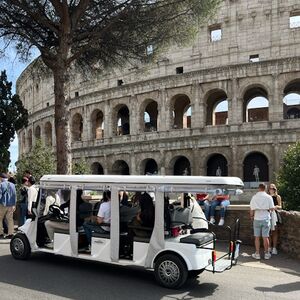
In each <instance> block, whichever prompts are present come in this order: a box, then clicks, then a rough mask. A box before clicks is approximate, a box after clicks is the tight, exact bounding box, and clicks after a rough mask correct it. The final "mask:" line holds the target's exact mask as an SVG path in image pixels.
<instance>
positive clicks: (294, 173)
mask: <svg viewBox="0 0 300 300" xmlns="http://www.w3.org/2000/svg"><path fill="white" fill-rule="evenodd" d="M277 185H278V190H279V194H280V195H281V197H282V200H283V203H284V208H285V209H288V210H298V211H300V142H297V143H296V144H295V145H291V146H289V148H288V149H287V151H286V152H285V154H284V157H283V164H282V167H281V168H280V170H279V173H278V176H277Z"/></svg>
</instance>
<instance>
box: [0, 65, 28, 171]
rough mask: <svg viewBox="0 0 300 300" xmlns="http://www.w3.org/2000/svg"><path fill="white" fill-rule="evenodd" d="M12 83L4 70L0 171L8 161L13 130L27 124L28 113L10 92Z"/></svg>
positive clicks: (1, 77)
mask: <svg viewBox="0 0 300 300" xmlns="http://www.w3.org/2000/svg"><path fill="white" fill-rule="evenodd" d="M11 87H12V83H11V82H8V81H7V76H6V72H5V71H2V72H1V75H0V171H1V172H5V171H6V170H7V168H8V165H9V163H10V153H9V151H8V149H9V146H10V143H11V142H12V140H13V138H14V136H15V132H16V131H17V130H19V129H21V128H22V127H23V126H26V125H27V122H28V121H27V119H28V113H27V110H26V109H25V108H24V107H23V104H22V102H21V100H20V98H19V96H18V95H13V94H12V92H11Z"/></svg>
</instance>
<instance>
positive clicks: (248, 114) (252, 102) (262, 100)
mask: <svg viewBox="0 0 300 300" xmlns="http://www.w3.org/2000/svg"><path fill="white" fill-rule="evenodd" d="M268 120H269V96H268V92H267V89H266V88H265V87H263V86H261V85H252V86H249V87H248V88H247V89H246V90H245V92H244V94H243V122H258V121H268Z"/></svg>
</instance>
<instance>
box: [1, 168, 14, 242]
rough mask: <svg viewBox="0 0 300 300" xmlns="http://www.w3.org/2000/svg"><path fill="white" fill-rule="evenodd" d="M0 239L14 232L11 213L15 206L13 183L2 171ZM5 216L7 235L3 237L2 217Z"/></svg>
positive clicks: (8, 236)
mask: <svg viewBox="0 0 300 300" xmlns="http://www.w3.org/2000/svg"><path fill="white" fill-rule="evenodd" d="M0 180H1V183H0V239H3V238H12V236H13V233H14V218H13V214H14V211H15V207H16V188H15V185H14V184H13V183H11V182H9V181H8V180H7V176H6V174H4V173H1V174H0ZM4 218H6V221H7V226H8V235H7V236H6V237H4V232H3V219H4Z"/></svg>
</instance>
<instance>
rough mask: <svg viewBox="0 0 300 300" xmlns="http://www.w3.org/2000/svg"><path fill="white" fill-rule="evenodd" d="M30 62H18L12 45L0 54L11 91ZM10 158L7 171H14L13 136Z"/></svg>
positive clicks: (0, 67) (15, 150) (0, 46)
mask: <svg viewBox="0 0 300 300" xmlns="http://www.w3.org/2000/svg"><path fill="white" fill-rule="evenodd" d="M0 49H3V43H2V42H1V41H0ZM29 63H30V61H29V62H27V63H24V62H20V61H19V59H18V57H17V55H16V51H15V50H14V48H13V46H11V47H9V48H7V49H6V51H5V53H4V55H1V56H0V71H3V70H6V75H7V79H8V81H11V82H12V83H13V87H12V91H13V93H15V92H16V81H17V78H18V77H19V76H20V74H21V73H22V71H23V70H24V69H25V68H26V67H27V66H28V64H29ZM9 151H10V159H11V163H10V166H9V171H15V162H16V161H17V160H18V139H17V138H15V139H14V141H13V142H12V144H11V146H10V148H9Z"/></svg>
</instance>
